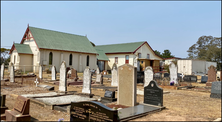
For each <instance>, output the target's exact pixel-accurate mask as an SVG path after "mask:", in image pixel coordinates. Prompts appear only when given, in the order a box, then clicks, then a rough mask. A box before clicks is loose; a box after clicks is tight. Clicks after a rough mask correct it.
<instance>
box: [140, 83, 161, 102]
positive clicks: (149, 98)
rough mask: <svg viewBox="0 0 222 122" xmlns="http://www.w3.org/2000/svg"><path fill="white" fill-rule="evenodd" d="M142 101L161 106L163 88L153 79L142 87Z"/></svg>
mask: <svg viewBox="0 0 222 122" xmlns="http://www.w3.org/2000/svg"><path fill="white" fill-rule="evenodd" d="M144 103H146V104H152V105H157V106H163V89H162V88H160V87H159V86H158V85H157V83H156V81H154V80H152V81H150V83H149V85H148V86H146V87H144Z"/></svg>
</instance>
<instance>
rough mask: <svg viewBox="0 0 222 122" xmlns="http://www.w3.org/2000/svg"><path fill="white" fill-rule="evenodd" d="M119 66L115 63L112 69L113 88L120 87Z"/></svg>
mask: <svg viewBox="0 0 222 122" xmlns="http://www.w3.org/2000/svg"><path fill="white" fill-rule="evenodd" d="M117 75H118V74H117V66H116V64H115V63H114V64H113V68H112V82H111V86H118V79H117Z"/></svg>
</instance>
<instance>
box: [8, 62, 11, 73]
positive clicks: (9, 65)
mask: <svg viewBox="0 0 222 122" xmlns="http://www.w3.org/2000/svg"><path fill="white" fill-rule="evenodd" d="M10 67H11V62H9V64H8V72H9V73H10Z"/></svg>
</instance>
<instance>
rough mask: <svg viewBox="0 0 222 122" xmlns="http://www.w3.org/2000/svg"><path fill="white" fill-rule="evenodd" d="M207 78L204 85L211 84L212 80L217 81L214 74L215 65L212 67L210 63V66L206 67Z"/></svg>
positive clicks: (215, 71) (215, 72)
mask: <svg viewBox="0 0 222 122" xmlns="http://www.w3.org/2000/svg"><path fill="white" fill-rule="evenodd" d="M208 69H209V70H208V80H207V83H206V86H211V85H212V82H214V81H217V80H216V74H217V70H216V67H214V66H213V65H211V66H210V67H208Z"/></svg>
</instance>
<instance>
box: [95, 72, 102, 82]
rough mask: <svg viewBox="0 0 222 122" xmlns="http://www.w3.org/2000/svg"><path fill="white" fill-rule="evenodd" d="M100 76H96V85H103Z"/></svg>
mask: <svg viewBox="0 0 222 122" xmlns="http://www.w3.org/2000/svg"><path fill="white" fill-rule="evenodd" d="M102 80H103V79H102V74H97V75H96V83H99V84H103V81H102Z"/></svg>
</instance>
